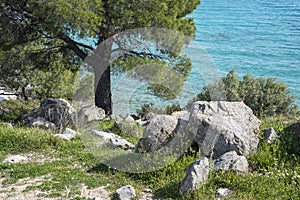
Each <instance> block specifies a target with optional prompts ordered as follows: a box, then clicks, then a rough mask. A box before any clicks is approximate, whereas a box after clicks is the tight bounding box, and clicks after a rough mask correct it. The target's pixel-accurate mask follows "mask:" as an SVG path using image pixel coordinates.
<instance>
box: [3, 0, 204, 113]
mask: <svg viewBox="0 0 300 200" xmlns="http://www.w3.org/2000/svg"><path fill="white" fill-rule="evenodd" d="M199 4H200V1H199V0H190V1H187V0H184V1H170V0H163V1H161V0H152V1H149V2H147V3H145V2H144V1H132V0H129V1H119V0H112V1H101V0H91V1H81V0H73V1H69V0H55V1H54V0H49V1H36V0H24V1H10V0H1V1H0V13H1V18H0V31H1V34H0V64H1V70H0V75H1V77H2V76H3V75H4V74H5V73H6V74H5V77H6V76H7V77H6V78H5V79H4V80H3V82H4V84H5V85H7V86H10V87H12V88H14V89H18V88H20V87H23V88H24V87H26V86H27V85H30V86H33V87H34V92H35V94H37V96H38V97H37V98H43V97H44V96H47V97H57V96H60V97H68V98H70V94H71V93H72V89H71V87H70V83H71V82H72V80H73V78H74V77H73V76H74V73H76V72H77V71H78V68H79V65H80V64H81V62H82V61H83V60H85V59H86V58H87V55H88V53H90V52H92V51H93V50H94V48H95V46H96V45H98V44H100V43H101V42H103V41H106V40H107V39H108V38H110V37H112V36H115V37H114V39H115V38H116V37H117V36H118V35H120V33H122V32H124V31H127V30H131V29H136V28H141V27H147V28H150V27H158V28H165V29H171V30H174V31H178V32H179V33H180V34H174V36H171V35H170V31H166V32H165V33H164V31H161V32H160V33H156V34H151V33H150V34H149V33H143V35H141V34H137V35H134V36H129V37H126V36H125V37H124V38H126V39H127V40H125V42H124V41H123V40H122V39H124V38H121V39H120V40H119V41H116V42H115V43H114V45H111V47H113V46H117V48H116V49H121V52H122V53H124V52H125V54H127V55H129V56H132V59H131V60H130V59H127V60H125V61H124V60H123V61H124V62H127V64H126V66H127V68H126V67H125V68H124V69H128V66H129V65H130V63H135V64H136V63H137V62H136V60H139V58H142V59H147V60H154V61H155V62H156V63H162V62H165V63H170V65H172V66H171V68H172V69H173V70H175V71H177V72H179V73H180V74H182V76H183V77H184V78H183V79H182V80H185V79H186V77H187V76H188V74H189V71H190V69H191V63H190V60H189V59H188V58H186V57H184V56H180V52H181V51H182V49H183V45H185V44H187V43H188V42H189V39H187V38H189V37H193V36H194V34H195V31H196V28H195V24H194V20H193V19H192V18H190V17H187V15H188V14H191V13H192V12H193V11H194V10H195V9H196V8H197V6H198V5H199ZM172 35H173V34H172ZM186 36H187V37H186ZM138 38H140V39H141V40H139V41H136V42H135V43H134V42H133V43H129V42H128V41H135V40H138ZM83 41H84V42H83ZM91 41H92V42H91ZM174 41H176V42H174ZM147 42H148V43H147ZM155 42H156V43H155ZM141 43H146V44H150V43H151V44H152V46H155V47H154V48H153V49H156V50H155V52H153V51H152V52H151V50H150V49H151V48H152V46H151V45H150V46H149V45H146V47H145V48H143V47H141V46H138V45H139V44H141ZM135 46H138V47H137V48H136V49H134V50H133V48H134V47H135ZM116 49H114V51H115V50H116ZM145 49H147V50H146V51H145ZM110 51H112V49H109V52H110ZM158 52H159V53H158ZM146 54H148V55H150V56H145V55H146ZM156 54H159V55H158V56H157V55H156ZM110 56H111V55H109V57H110ZM163 60H164V61H163ZM119 64H120V63H119ZM168 67H170V66H168ZM129 68H131V67H129ZM26 72H30V74H29V75H28V73H26ZM163 72H166V70H163ZM32 74H34V75H36V76H32ZM164 74H169V73H164ZM38 77H41V78H38ZM177 77H178V76H174V75H172V77H170V78H169V79H168V80H173V79H174V80H175V79H177ZM107 80H108V78H107ZM157 80H164V79H159V77H157ZM177 80H178V79H177ZM182 80H181V81H178V82H177V81H172V85H168V84H167V85H166V84H165V83H161V82H158V83H156V82H155V83H156V84H159V85H162V86H164V87H157V85H156V86H154V87H152V88H151V87H150V88H151V89H153V90H152V91H154V92H155V93H157V94H158V95H161V96H162V97H167V98H174V96H175V95H174V94H176V93H177V91H178V90H180V89H181V88H182V85H183V81H182ZM178 84H179V87H177V85H178ZM150 85H152V84H150ZM108 87H109V84H108ZM66 88H68V89H69V90H68V89H66ZM166 88H169V89H168V90H166ZM99 90H100V89H99ZM107 91H109V88H106V90H101V91H97V92H98V93H99V94H100V93H105V92H107ZM167 93H168V94H167ZM100 96H101V95H100ZM101 97H102V96H101ZM103 98H104V97H103ZM107 98H109V97H107ZM100 101H101V100H100ZM103 101H104V100H103ZM105 101H108V100H107V99H105ZM105 106H109V105H105ZM104 109H105V110H106V111H107V110H109V109H106V108H104Z"/></svg>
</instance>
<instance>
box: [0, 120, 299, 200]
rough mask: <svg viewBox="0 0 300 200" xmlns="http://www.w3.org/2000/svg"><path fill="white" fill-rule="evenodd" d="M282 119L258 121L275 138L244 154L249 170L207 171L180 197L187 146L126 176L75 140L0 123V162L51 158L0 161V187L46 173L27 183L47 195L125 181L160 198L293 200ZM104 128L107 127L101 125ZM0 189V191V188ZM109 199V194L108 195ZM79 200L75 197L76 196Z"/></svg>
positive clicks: (294, 172) (293, 176)
mask: <svg viewBox="0 0 300 200" xmlns="http://www.w3.org/2000/svg"><path fill="white" fill-rule="evenodd" d="M283 121H284V119H280V118H273V119H271V118H269V119H266V120H264V122H263V123H262V126H261V129H262V130H263V129H264V128H266V127H271V126H272V127H274V128H275V130H276V131H277V133H278V134H279V135H280V136H281V139H280V141H278V142H276V143H274V144H267V143H264V142H261V144H260V147H259V150H258V152H257V153H256V154H254V155H252V156H250V157H249V158H248V160H249V163H250V166H251V167H250V168H251V173H248V174H246V175H237V174H234V173H225V172H223V173H222V172H211V175H210V178H209V180H208V181H207V183H206V184H205V185H203V186H202V187H201V188H200V189H199V190H197V191H195V192H194V193H193V194H191V195H190V196H186V197H183V196H180V195H179V194H178V187H179V184H180V181H181V180H182V179H183V177H184V175H185V169H186V167H187V166H188V165H189V164H190V163H192V162H193V161H194V160H195V159H196V158H197V157H198V156H199V154H198V153H197V152H194V151H193V150H189V151H187V152H186V154H184V155H183V156H182V157H181V158H180V159H179V160H178V161H176V162H175V163H172V164H171V165H169V166H167V167H166V168H164V169H162V170H159V171H155V172H151V173H144V174H129V173H123V172H118V171H115V170H113V169H109V168H107V167H106V166H104V165H102V164H101V163H99V161H98V160H96V159H95V158H94V157H93V155H91V154H90V153H89V152H88V151H87V150H86V149H85V148H84V145H83V143H82V142H81V140H80V138H79V137H78V138H76V139H74V140H72V141H70V142H67V141H63V140H61V139H58V138H54V137H53V136H52V134H51V133H49V132H47V131H43V130H40V129H33V128H25V127H20V128H14V129H10V128H7V127H6V126H4V125H2V124H1V123H0V160H1V161H2V160H3V159H4V158H5V157H6V156H7V155H8V154H22V153H34V154H35V153H36V154H42V155H44V157H47V158H49V157H52V158H56V159H54V161H46V162H44V163H36V162H35V163H19V164H7V163H3V162H1V163H0V172H1V178H2V179H3V182H2V184H3V185H10V184H14V183H16V182H17V180H19V179H21V178H26V177H32V178H34V177H40V176H43V175H45V176H46V177H48V179H47V180H46V181H44V182H43V184H41V185H39V186H34V187H28V188H27V190H33V189H39V190H42V191H51V192H50V194H49V195H48V196H50V197H57V196H60V197H66V188H68V190H69V191H71V192H70V193H69V194H68V197H75V196H79V194H80V185H82V184H84V185H86V186H88V187H90V188H95V187H99V186H103V185H107V184H109V187H108V190H111V191H114V190H115V189H117V188H119V187H121V186H123V185H127V184H130V185H132V186H133V187H135V188H136V190H137V193H138V194H139V195H140V194H141V190H142V189H143V188H150V189H152V191H153V193H154V195H155V196H158V197H161V198H163V199H167V198H171V199H214V197H215V195H216V189H218V188H220V187H227V188H230V189H232V190H233V191H234V192H233V193H232V195H231V196H230V198H229V199H298V198H299V197H300V158H299V155H300V153H299V147H298V146H299V143H298V144H297V143H296V144H295V145H294V146H293V145H292V144H293V143H295V142H299V137H300V136H299V135H300V133H299V130H298V133H297V134H296V133H295V130H292V128H291V127H290V126H289V124H286V123H283ZM106 129H107V127H106ZM0 192H1V189H0ZM112 197H113V196H112ZM77 199H79V198H77Z"/></svg>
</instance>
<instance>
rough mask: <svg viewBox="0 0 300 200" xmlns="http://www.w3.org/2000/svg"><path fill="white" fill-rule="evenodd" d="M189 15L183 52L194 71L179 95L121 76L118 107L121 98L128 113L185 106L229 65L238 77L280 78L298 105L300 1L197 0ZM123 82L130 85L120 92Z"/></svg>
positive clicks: (116, 98) (118, 84)
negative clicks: (192, 27) (157, 93)
mask: <svg viewBox="0 0 300 200" xmlns="http://www.w3.org/2000/svg"><path fill="white" fill-rule="evenodd" d="M191 16H192V17H193V18H194V19H195V22H196V26H197V33H196V37H195V40H194V41H193V42H192V43H191V45H190V47H189V48H187V49H186V50H185V51H184V53H186V54H187V55H188V56H190V57H191V59H192V61H193V70H192V72H191V75H190V77H189V78H188V81H187V83H186V87H185V89H184V91H183V93H182V94H181V96H180V97H179V98H178V99H176V100H174V101H171V102H166V101H162V100H160V99H159V98H156V97H153V96H150V95H149V94H147V93H146V92H145V90H144V89H145V87H146V86H144V85H140V84H139V83H138V82H134V81H126V80H125V79H124V80H123V81H122V80H121V81H119V82H118V83H117V84H114V86H116V88H120V86H122V85H125V86H126V87H124V90H121V91H122V94H121V93H118V92H115V95H113V98H114V105H115V106H116V107H117V108H116V109H117V110H120V109H122V108H124V105H122V104H123V103H124V102H128V105H127V107H128V109H129V110H130V112H132V111H135V109H136V108H138V107H139V106H140V105H142V104H144V103H149V102H153V103H155V104H158V105H161V106H164V105H166V104H171V103H179V104H182V105H184V104H185V103H186V101H188V100H189V99H191V98H192V97H193V96H195V95H196V94H197V93H199V92H200V91H201V89H202V87H203V85H204V84H205V83H208V82H211V81H213V80H214V78H216V77H220V76H224V75H226V74H227V73H228V72H229V71H230V70H231V69H233V68H235V69H236V71H237V73H238V75H239V76H240V77H242V76H243V75H245V74H247V73H249V74H251V75H253V76H255V77H275V78H276V79H277V80H278V81H283V82H285V83H286V84H287V85H288V86H289V88H290V89H291V91H292V94H294V95H298V99H297V102H298V104H299V105H300V87H299V86H300V84H299V82H300V0H252V1H247V0H222V1H221V0H202V3H201V5H200V6H199V8H198V9H197V10H196V11H195V12H194V13H193V14H192V15H191ZM128 86H129V88H130V87H132V88H134V90H128V91H125V90H126V89H125V88H128ZM124 91H125V95H124ZM122 95H123V96H125V97H126V98H125V99H122V98H119V97H120V96H122ZM125 104H126V103H125ZM118 106H120V107H119V108H118ZM122 106H123V107H122Z"/></svg>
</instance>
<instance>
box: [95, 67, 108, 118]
mask: <svg viewBox="0 0 300 200" xmlns="http://www.w3.org/2000/svg"><path fill="white" fill-rule="evenodd" d="M96 71H97V70H96V69H95V87H96V90H95V105H96V106H97V107H99V108H102V109H104V110H105V114H107V115H111V114H112V100H111V87H110V66H109V65H108V66H107V67H106V69H105V70H104V72H103V73H102V74H101V77H100V79H99V81H98V78H97V75H98V73H97V72H96Z"/></svg>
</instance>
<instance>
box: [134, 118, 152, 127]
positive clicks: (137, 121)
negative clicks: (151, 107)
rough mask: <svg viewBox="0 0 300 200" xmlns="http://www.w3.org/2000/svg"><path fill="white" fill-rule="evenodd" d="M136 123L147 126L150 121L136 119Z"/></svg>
mask: <svg viewBox="0 0 300 200" xmlns="http://www.w3.org/2000/svg"><path fill="white" fill-rule="evenodd" d="M136 123H138V124H139V125H140V126H146V125H147V124H148V123H149V122H148V121H143V120H141V119H138V120H136Z"/></svg>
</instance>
